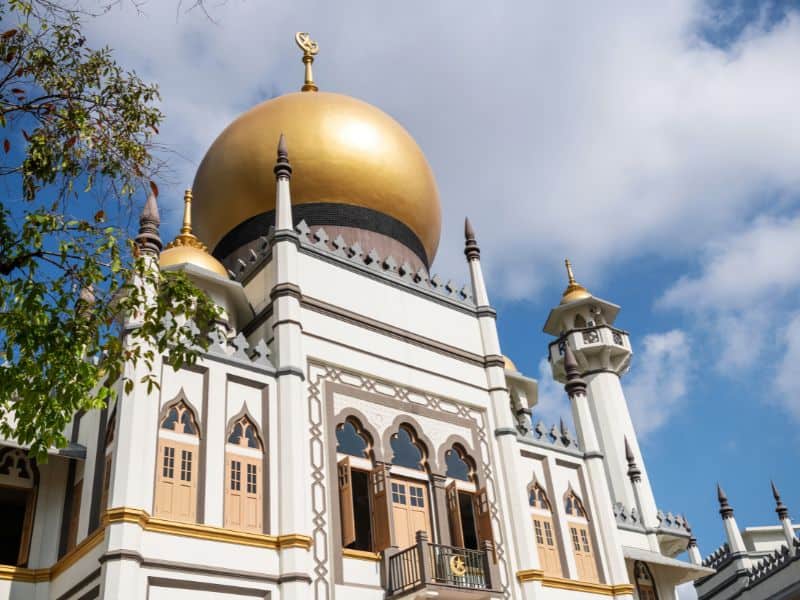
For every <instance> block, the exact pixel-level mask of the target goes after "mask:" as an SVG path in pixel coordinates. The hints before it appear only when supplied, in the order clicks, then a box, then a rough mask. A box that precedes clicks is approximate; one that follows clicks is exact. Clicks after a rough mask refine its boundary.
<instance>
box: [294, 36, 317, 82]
mask: <svg viewBox="0 0 800 600" xmlns="http://www.w3.org/2000/svg"><path fill="white" fill-rule="evenodd" d="M294 41H295V43H296V44H297V46H298V47H299V48H300V49H301V50H302V51H303V64H304V65H305V66H306V80H305V83H303V87H302V88H300V89H302V90H303V91H304V92H316V91H317V90H319V88H318V87H317V84H315V83H314V74H313V73H312V71H311V65H312V63H313V62H314V57H315V56H316V55H317V53H318V52H319V44H318V43H317V42H315V41H314V40H312V39H311V34H309V33H308V32H307V31H298V32H297V33H296V34H294Z"/></svg>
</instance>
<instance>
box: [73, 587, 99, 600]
mask: <svg viewBox="0 0 800 600" xmlns="http://www.w3.org/2000/svg"><path fill="white" fill-rule="evenodd" d="M99 597H100V586H99V585H97V586H95V587H93V588H92V589H90V590H89V591H88V592H86V593H85V594H84V595H83V596H79V597H78V600H94V599H95V598H99Z"/></svg>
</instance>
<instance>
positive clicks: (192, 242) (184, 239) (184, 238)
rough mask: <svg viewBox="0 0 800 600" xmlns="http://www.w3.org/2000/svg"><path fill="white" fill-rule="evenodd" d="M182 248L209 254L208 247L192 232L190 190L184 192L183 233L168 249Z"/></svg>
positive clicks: (168, 245)
mask: <svg viewBox="0 0 800 600" xmlns="http://www.w3.org/2000/svg"><path fill="white" fill-rule="evenodd" d="M180 246H189V247H192V248H197V249H198V250H201V251H203V252H205V253H206V254H208V246H206V245H205V244H204V243H203V242H201V241H200V240H199V238H198V237H197V236H196V235H195V234H194V233H193V232H192V190H191V189H188V188H187V189H186V190H185V191H184V192H183V225H182V226H181V232H180V233H179V234H178V235H176V236H175V239H174V240H172V241H171V242H170V243H169V244H167V249H170V248H177V247H180Z"/></svg>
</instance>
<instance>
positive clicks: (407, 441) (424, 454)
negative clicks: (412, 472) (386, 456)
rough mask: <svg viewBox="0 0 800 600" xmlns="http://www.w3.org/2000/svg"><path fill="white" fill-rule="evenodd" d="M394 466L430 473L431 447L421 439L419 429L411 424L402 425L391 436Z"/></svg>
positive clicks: (390, 443)
mask: <svg viewBox="0 0 800 600" xmlns="http://www.w3.org/2000/svg"><path fill="white" fill-rule="evenodd" d="M389 445H390V447H391V448H392V464H393V465H397V466H400V467H406V468H409V469H416V470H418V471H429V469H430V462H429V458H428V457H429V456H430V454H429V452H428V448H430V446H429V445H427V444H425V442H424V441H422V440H421V439H420V436H419V434H418V433H417V429H416V428H415V427H414V426H413V425H411V424H410V423H405V422H404V423H401V424H400V425H399V426H398V427H397V430H396V431H395V432H394V433H392V434H391V435H390V436H389Z"/></svg>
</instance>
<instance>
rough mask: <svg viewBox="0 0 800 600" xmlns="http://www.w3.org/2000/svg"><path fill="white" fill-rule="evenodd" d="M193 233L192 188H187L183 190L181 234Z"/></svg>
mask: <svg viewBox="0 0 800 600" xmlns="http://www.w3.org/2000/svg"><path fill="white" fill-rule="evenodd" d="M191 233H192V190H191V189H190V188H186V190H184V192H183V227H181V235H191Z"/></svg>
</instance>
